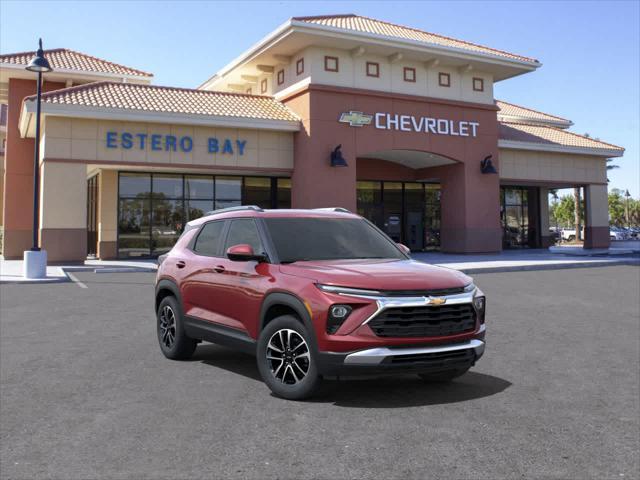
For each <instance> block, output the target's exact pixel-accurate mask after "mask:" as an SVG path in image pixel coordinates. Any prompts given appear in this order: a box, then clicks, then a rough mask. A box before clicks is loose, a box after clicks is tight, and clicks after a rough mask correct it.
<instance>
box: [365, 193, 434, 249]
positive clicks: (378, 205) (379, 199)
mask: <svg viewBox="0 0 640 480" xmlns="http://www.w3.org/2000/svg"><path fill="white" fill-rule="evenodd" d="M357 201H358V214H359V215H362V216H363V217H365V218H367V219H368V220H369V221H371V222H372V223H373V224H375V225H376V226H377V227H379V228H380V229H381V230H383V231H384V232H386V233H387V235H389V236H390V237H391V238H393V239H394V240H395V241H399V242H402V243H404V244H405V245H406V246H408V247H409V248H410V249H411V250H425V249H434V248H439V246H440V185H439V184H424V183H421V182H383V181H358V182H357Z"/></svg>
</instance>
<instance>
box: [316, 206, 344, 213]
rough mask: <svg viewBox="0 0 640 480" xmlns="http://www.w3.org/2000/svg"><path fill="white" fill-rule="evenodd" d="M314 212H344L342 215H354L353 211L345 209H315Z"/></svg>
mask: <svg viewBox="0 0 640 480" xmlns="http://www.w3.org/2000/svg"><path fill="white" fill-rule="evenodd" d="M314 210H321V211H324V212H342V213H352V212H351V210H347V209H346V208H343V207H326V208H314Z"/></svg>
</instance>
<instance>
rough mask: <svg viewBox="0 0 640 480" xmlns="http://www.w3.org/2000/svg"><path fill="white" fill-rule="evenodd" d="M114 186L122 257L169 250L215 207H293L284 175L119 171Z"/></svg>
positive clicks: (289, 188) (120, 254)
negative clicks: (191, 224)
mask: <svg viewBox="0 0 640 480" xmlns="http://www.w3.org/2000/svg"><path fill="white" fill-rule="evenodd" d="M243 183H244V185H245V188H244V191H243V188H242V186H243ZM275 188H277V191H274V192H272V190H273V189H275ZM118 189H119V199H118V256H119V257H125V258H126V257H148V256H156V255H161V254H163V253H165V252H167V251H169V250H170V249H171V247H172V246H173V245H174V244H175V242H176V241H177V239H178V238H179V236H180V234H181V233H182V231H183V230H184V225H185V224H186V223H187V222H189V221H191V220H194V219H196V218H200V217H202V216H203V215H205V214H206V213H207V212H210V211H211V210H214V209H218V208H225V207H233V206H238V205H243V204H244V205H249V204H252V205H255V204H257V205H259V206H261V207H263V208H290V207H291V179H288V178H278V179H277V180H276V179H272V178H270V177H244V178H243V177H231V176H216V177H214V176H213V175H177V174H156V173H154V174H149V173H125V172H121V173H120V175H119V184H118Z"/></svg>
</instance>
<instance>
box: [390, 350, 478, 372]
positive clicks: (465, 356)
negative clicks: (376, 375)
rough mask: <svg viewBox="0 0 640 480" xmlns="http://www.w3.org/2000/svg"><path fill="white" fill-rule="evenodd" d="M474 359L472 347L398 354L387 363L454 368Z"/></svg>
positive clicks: (469, 362)
mask: <svg viewBox="0 0 640 480" xmlns="http://www.w3.org/2000/svg"><path fill="white" fill-rule="evenodd" d="M475 359H476V355H475V352H474V351H473V349H472V348H468V349H466V350H454V351H452V352H437V353H417V354H414V355H399V356H397V357H391V360H390V361H389V363H391V364H394V365H399V364H400V365H401V364H413V365H415V364H420V365H421V366H428V367H430V368H455V367H456V366H465V365H468V364H471V363H473V362H474V360H475Z"/></svg>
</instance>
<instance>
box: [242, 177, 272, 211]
mask: <svg viewBox="0 0 640 480" xmlns="http://www.w3.org/2000/svg"><path fill="white" fill-rule="evenodd" d="M243 198H244V202H245V204H246V205H257V206H258V207H260V208H271V179H270V178H265V177H244V191H243Z"/></svg>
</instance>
